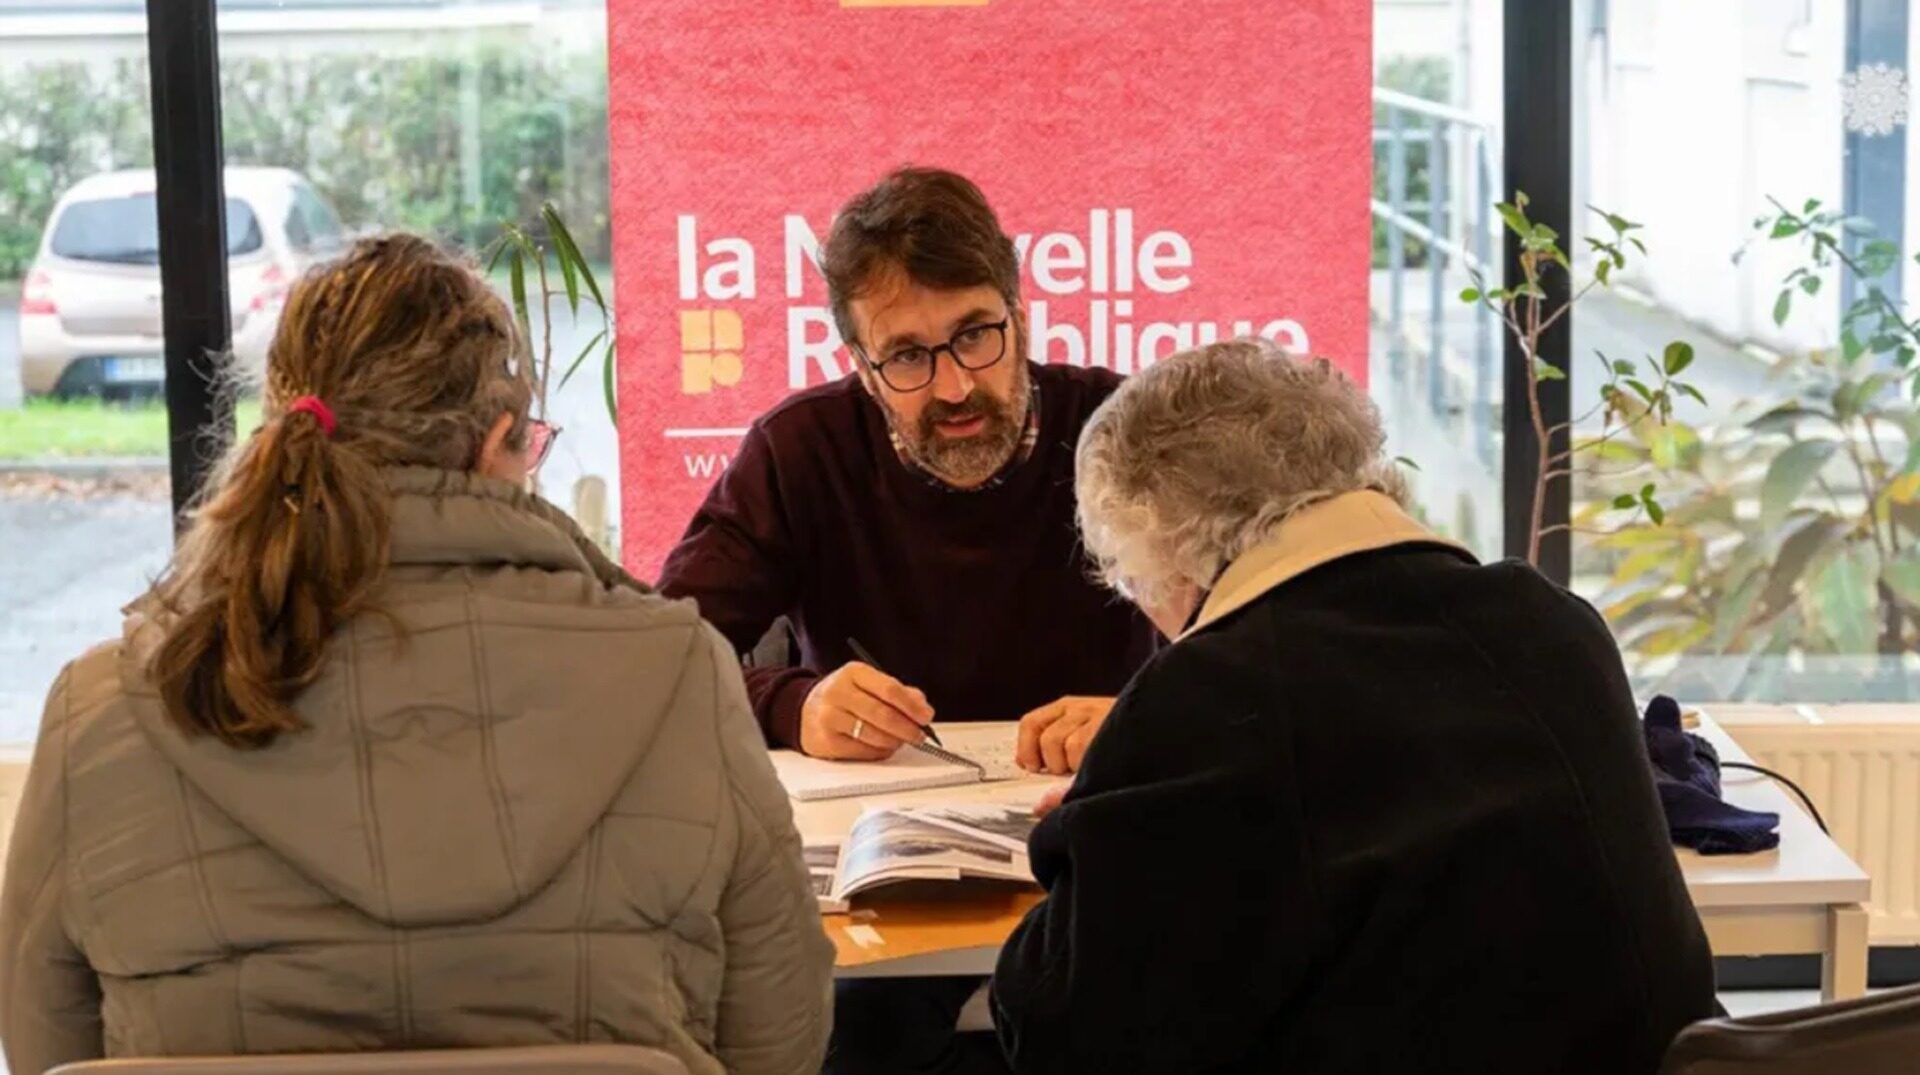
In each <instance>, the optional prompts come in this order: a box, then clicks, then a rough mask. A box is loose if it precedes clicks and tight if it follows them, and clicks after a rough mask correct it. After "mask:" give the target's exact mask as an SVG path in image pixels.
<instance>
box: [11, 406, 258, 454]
mask: <svg viewBox="0 0 1920 1075" xmlns="http://www.w3.org/2000/svg"><path fill="white" fill-rule="evenodd" d="M238 420H239V424H240V428H242V429H252V428H253V427H254V426H256V425H258V424H260V404H259V402H258V401H256V400H244V401H242V402H241V404H240V409H239V415H238ZM166 454H167V411H166V408H165V406H163V405H162V404H161V402H160V401H159V400H157V399H155V400H147V401H144V402H140V403H104V402H101V401H100V400H51V399H30V400H28V401H27V402H26V404H25V405H24V406H22V407H19V408H18V409H15V410H0V460H19V459H87V458H98V457H101V456H153V457H165V456H166Z"/></svg>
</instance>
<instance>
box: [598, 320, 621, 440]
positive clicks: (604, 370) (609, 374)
mask: <svg viewBox="0 0 1920 1075" xmlns="http://www.w3.org/2000/svg"><path fill="white" fill-rule="evenodd" d="M614 365H615V363H614V350H613V343H612V341H608V343H607V350H606V354H605V356H604V357H603V359H602V361H601V363H600V391H601V393H602V394H604V395H605V396H606V399H607V420H608V421H610V422H612V423H614V424H615V425H616V426H617V425H619V423H620V404H619V401H618V399H616V398H615V392H614V376H613V374H614Z"/></svg>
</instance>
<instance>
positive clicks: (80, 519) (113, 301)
mask: <svg viewBox="0 0 1920 1075" xmlns="http://www.w3.org/2000/svg"><path fill="white" fill-rule="evenodd" d="M103 6H104V5H97V4H95V5H85V8H86V11H85V13H81V14H76V13H74V11H73V8H74V5H70V4H64V3H58V2H51V0H50V2H46V3H24V2H20V0H9V2H7V3H0V550H5V554H4V555H0V743H9V744H13V743H23V742H30V741H31V740H32V739H33V736H34V731H35V729H36V728H37V727H38V725H39V721H40V712H41V706H42V704H43V703H44V702H45V700H46V694H47V689H48V687H49V686H51V685H52V682H53V678H54V676H55V675H57V674H58V673H59V670H60V667H61V666H62V665H63V664H65V663H66V662H67V661H69V660H71V659H73V658H74V657H76V656H78V655H79V654H80V653H81V652H82V651H83V650H85V649H86V648H87V647H89V646H91V645H93V644H94V643H97V642H101V641H104V640H106V639H108V638H110V637H113V636H115V635H117V634H118V633H119V630H120V612H119V610H120V607H121V606H122V605H123V604H125V603H126V602H127V601H128V600H130V599H131V598H133V597H134V596H135V595H137V594H138V593H139V592H140V591H141V590H142V589H143V588H144V587H145V586H146V583H147V581H148V580H149V579H150V578H151V577H152V576H154V575H155V574H157V573H158V572H159V571H160V570H161V569H162V568H163V567H164V566H165V564H166V560H167V554H168V552H169V550H170V547H171V539H172V534H171V528H170V526H169V522H168V520H169V515H170V512H169V502H168V480H167V443H166V418H165V414H164V411H163V410H162V408H161V406H160V403H159V398H158V389H159V382H158V378H159V376H160V372H161V363H160V358H159V355H160V351H161V339H160V324H161V322H160V305H159V302H158V298H159V288H160V273H159V268H158V266H157V264H156V258H155V250H156V247H155V227H156V221H155V217H154V207H153V178H152V171H151V168H152V164H153V136H152V132H153V124H152V119H151V116H150V114H149V111H148V104H147V97H148V81H147V62H146V20H145V18H144V16H143V14H142V7H141V5H139V4H137V3H131V4H126V5H124V8H125V10H123V11H102V10H98V9H100V8H102V7H103ZM233 212H235V213H239V214H242V215H244V214H245V213H246V210H245V208H244V207H243V206H240V205H237V204H236V205H235V206H234V207H233ZM229 230H230V231H231V232H232V233H233V234H234V235H235V236H236V237H239V238H244V237H245V236H247V235H248V231H247V229H245V228H243V227H233V226H231V225H230V227H229Z"/></svg>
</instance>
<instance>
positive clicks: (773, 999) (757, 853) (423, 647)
mask: <svg viewBox="0 0 1920 1075" xmlns="http://www.w3.org/2000/svg"><path fill="white" fill-rule="evenodd" d="M389 484H390V486H391V488H392V490H393V492H394V498H395V499H394V516H393V519H394V525H393V564H392V567H391V570H390V573H389V574H388V576H387V577H386V579H385V581H384V583H383V590H382V597H381V605H382V606H383V607H384V608H385V609H386V610H387V611H390V612H392V613H394V614H396V615H397V616H398V618H399V620H400V621H401V622H403V623H404V624H405V625H406V627H407V631H406V633H405V635H404V636H403V637H396V636H395V634H394V632H393V630H392V628H391V627H390V626H389V625H388V623H387V621H386V620H385V619H384V618H383V617H380V616H365V617H362V618H360V619H358V620H356V621H355V622H353V623H352V624H350V625H349V626H348V627H347V628H345V629H343V630H342V631H341V632H340V634H339V636H338V638H337V640H336V641H335V643H334V645H333V649H332V651H331V653H330V655H329V661H328V664H327V667H326V670H325V672H324V674H323V676H322V678H321V679H320V680H319V681H318V682H317V683H316V684H315V685H314V686H313V687H312V688H311V689H310V690H308V691H307V692H306V693H305V694H304V695H303V696H302V697H301V698H300V699H299V702H298V704H297V708H298V710H299V712H300V714H301V716H302V717H303V718H305V720H306V721H307V722H308V724H309V725H310V727H309V728H308V730H306V731H304V732H300V733H297V734H291V735H285V736H282V737H281V738H280V739H279V740H278V741H277V742H276V743H275V744H274V745H273V746H271V747H269V748H267V749H264V750H258V751H240V750H234V749H232V748H229V747H227V746H225V745H223V744H221V743H220V742H218V741H217V740H214V739H212V738H208V737H205V736H201V737H195V738H189V737H188V736H185V735H183V734H182V733H181V732H180V731H178V730H177V729H176V728H175V727H174V726H173V725H172V724H170V723H169V722H168V720H167V719H166V716H165V714H164V712H163V710H162V708H161V705H160V702H159V699H158V697H157V696H156V695H155V693H154V691H153V688H152V686H151V684H149V683H148V682H147V680H146V677H145V675H144V673H143V671H142V669H143V667H144V664H145V661H146V659H147V657H148V655H149V654H150V653H151V651H152V649H153V647H154V645H155V644H156V640H157V638H158V635H159V631H158V626H157V624H156V622H155V620H154V619H153V616H154V615H155V614H156V611H155V610H154V609H153V608H152V606H151V604H150V603H142V604H138V605H136V606H135V607H134V608H133V609H131V610H130V613H129V617H128V620H127V627H126V632H125V636H124V637H123V638H122V639H121V640H120V641H119V642H117V643H113V644H110V645H106V646H102V647H101V648H99V649H96V650H94V651H93V652H91V653H89V654H87V655H86V656H84V657H82V658H81V659H80V660H78V661H76V662H75V663H74V664H73V665H71V666H70V667H68V668H67V670H66V671H65V672H64V673H63V674H62V675H61V677H60V680H59V683H58V684H57V685H56V686H55V687H54V690H53V693H52V696H51V698H50V699H49V700H48V703H47V713H46V718H45V721H44V724H43V725H42V728H41V734H40V739H39V743H38V746H37V748H36V752H35V755H34V760H33V768H32V772H31V775H30V777H29V779H28V782H27V787H26V789H25V792H24V794H23V797H22V803H21V807H20V813H19V816H18V820H17V823H16V828H15V830H14V836H13V846H12V850H11V854H10V855H9V858H8V862H7V873H6V881H5V894H4V897H3V898H0V1037H3V1038H4V1045H5V1049H6V1058H7V1062H8V1064H9V1065H10V1067H11V1069H12V1075H37V1073H38V1072H41V1071H43V1070H44V1069H46V1068H47V1067H49V1066H52V1065H55V1064H59V1063H63V1062H66V1061H70V1060H76V1059H81V1058H87V1057H96V1056H101V1055H105V1056H160V1055H187V1054H230V1053H270V1052H298V1051H322V1050H371V1049H387V1048H424V1047H434V1046H484V1045H509V1044H540V1043H551V1042H583V1041H612V1042H631V1043H639V1044H646V1045H654V1046H658V1047H661V1048H665V1049H667V1050H669V1051H671V1052H673V1053H675V1054H677V1055H678V1056H679V1057H680V1058H681V1059H682V1060H683V1061H684V1062H685V1063H686V1064H687V1066H688V1068H689V1069H690V1070H691V1071H693V1072H695V1073H714V1072H720V1071H722V1070H725V1071H731V1072H739V1073H761V1072H765V1073H770V1075H771V1073H792V1075H800V1073H807V1075H811V1073H813V1072H815V1071H817V1070H818V1069H819V1064H820V1058H821V1054H822V1052H823V1050H824V1048H825V1042H826V1037H827V1031H828V1027H829V1025H830V1023H831V1014H830V1007H831V999H830V997H831V980H830V979H831V974H832V960H833V956H832V950H831V947H830V945H829V944H828V942H827V941H826V939H825V937H824V936H823V934H822V932H821V928H820V922H819V917H818V911H817V906H816V904H815V901H814V899H813V897H812V895H811V893H810V891H809V888H808V884H807V876H806V869H805V866H804V865H803V863H802V861H801V856H800V847H799V840H798V838H797V837H796V835H795V832H794V828H793V821H792V814H791V811H790V809H789V807H788V804H787V800H786V797H785V796H784V794H783V793H782V792H781V789H780V786H779V784H778V783H777V782H776V781H775V779H774V774H773V770H772V767H771V766H770V765H769V764H768V761H767V756H766V750H765V747H764V745H763V743H762V739H761V736H760V732H759V729H758V728H757V727H756V726H755V725H754V722H753V718H752V715H751V714H750V713H749V711H748V708H747V700H746V697H745V694H744V691H743V689H742V686H741V680H740V671H739V667H738V665H737V663H736V661H735V659H734V655H733V653H732V651H731V650H730V649H729V648H728V646H727V645H726V643H725V642H724V641H723V640H721V638H720V637H719V635H718V634H717V633H715V632H714V631H713V630H712V629H711V628H708V627H707V626H705V625H704V624H703V623H702V622H701V620H700V619H699V617H698V615H697V613H696V611H695V609H694V607H693V606H692V605H691V604H689V603H685V602H672V601H667V600H664V599H662V598H659V597H656V596H653V595H652V594H650V593H648V592H647V591H646V590H645V588H644V587H642V586H640V585H639V584H638V583H636V582H634V581H633V580H632V579H631V578H629V577H627V576H626V575H625V574H623V573H622V572H621V571H620V570H619V569H618V568H616V567H614V566H613V565H612V564H611V563H609V562H608V561H607V560H606V559H605V558H604V557H602V556H601V555H600V554H599V553H598V552H597V551H596V550H595V549H593V547H592V546H591V545H590V543H588V542H587V541H586V540H584V539H583V538H582V537H581V535H580V534H579V532H578V531H577V530H576V529H575V528H574V527H573V526H572V524H571V523H570V522H568V521H567V519H566V518H565V516H563V515H562V514H560V513H559V512H558V511H556V510H554V509H553V508H552V507H551V506H549V505H547V504H545V503H544V502H541V501H539V500H537V499H535V498H532V497H529V496H526V495H524V494H522V493H521V492H519V491H518V490H515V489H513V488H511V487H509V486H506V485H503V484H500V483H497V482H492V481H488V480H486V479H482V478H477V477H473V476H470V475H464V474H453V473H446V472H441V471H432V470H418V469H413V470H396V471H392V472H390V474H389Z"/></svg>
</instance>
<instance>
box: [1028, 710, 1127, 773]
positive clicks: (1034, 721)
mask: <svg viewBox="0 0 1920 1075" xmlns="http://www.w3.org/2000/svg"><path fill="white" fill-rule="evenodd" d="M1112 708H1113V699H1111V698H1062V699H1060V700H1059V701H1057V702H1054V703H1053V704H1051V705H1043V706H1041V707H1040V708H1039V709H1036V710H1034V711H1033V712H1031V713H1028V714H1027V715H1026V716H1024V717H1021V718H1020V739H1019V742H1018V743H1017V744H1016V745H1015V747H1014V754H1013V760H1014V761H1015V762H1017V763H1018V764H1019V766H1020V768H1022V769H1025V770H1027V771H1028V772H1033V773H1055V774H1060V773H1073V772H1078V771H1079V770H1080V758H1081V756H1082V755H1084V754H1085V753H1086V752H1087V744H1089V743H1091V742H1093V733H1095V732H1097V731H1099V730H1100V724H1101V722H1102V721H1104V720H1106V719H1107V713H1108V711H1109V710H1111V709H1112Z"/></svg>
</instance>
